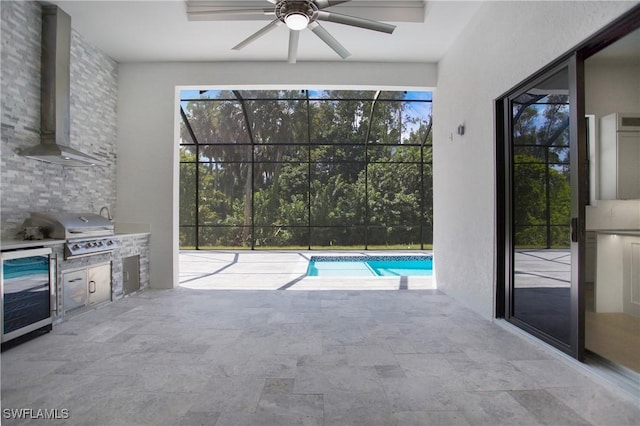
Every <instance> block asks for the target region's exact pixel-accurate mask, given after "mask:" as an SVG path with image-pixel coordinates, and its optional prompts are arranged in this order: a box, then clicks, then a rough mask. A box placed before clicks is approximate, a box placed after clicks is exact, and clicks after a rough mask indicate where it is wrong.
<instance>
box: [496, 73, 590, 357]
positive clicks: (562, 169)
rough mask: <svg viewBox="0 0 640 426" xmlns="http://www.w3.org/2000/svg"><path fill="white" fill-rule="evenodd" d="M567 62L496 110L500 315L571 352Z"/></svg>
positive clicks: (574, 332)
mask: <svg viewBox="0 0 640 426" xmlns="http://www.w3.org/2000/svg"><path fill="white" fill-rule="evenodd" d="M573 63H575V62H572V61H567V62H565V63H562V64H560V65H558V66H556V67H554V68H552V69H550V70H549V71H548V72H546V73H544V74H541V75H540V76H538V77H537V78H535V79H533V80H531V81H530V82H528V83H527V84H525V85H523V86H522V87H520V88H517V89H516V90H514V91H513V92H512V93H510V94H508V95H507V96H505V97H504V98H503V99H502V101H501V102H502V106H501V108H500V109H501V111H502V114H503V119H504V122H503V126H504V141H503V149H504V152H503V166H504V178H505V179H504V207H505V212H506V215H505V224H504V225H505V229H504V236H505V237H506V238H505V243H506V244H505V249H506V250H505V251H506V253H505V264H506V266H507V267H506V268H505V274H506V275H505V281H506V288H505V299H506V300H505V301H506V303H505V312H504V314H505V315H504V316H505V318H507V320H509V321H510V322H512V323H514V324H516V325H517V326H519V327H521V328H523V329H525V330H526V331H528V332H530V333H531V334H534V335H536V336H538V337H540V338H541V339H543V340H545V341H547V342H548V343H550V344H552V345H554V346H556V347H558V348H560V349H562V350H563V351H565V352H567V353H570V354H572V355H573V356H578V348H579V345H578V340H579V336H580V335H581V332H580V328H579V323H578V321H577V320H576V319H577V318H578V315H577V312H578V308H579V298H578V297H577V295H578V289H579V286H578V281H579V275H580V274H579V268H577V266H578V257H577V254H578V253H577V247H578V245H577V244H578V241H579V240H580V238H581V234H582V233H581V232H580V226H579V224H580V223H581V222H580V209H579V208H578V203H577V200H578V198H579V190H578V189H579V188H577V186H578V185H577V182H578V181H579V173H580V172H581V170H580V167H579V163H578V158H577V157H579V154H578V146H577V144H576V140H577V138H576V133H577V132H578V127H579V123H577V122H576V120H575V118H574V117H576V115H575V111H572V108H575V107H574V104H573V103H572V99H573V97H574V96H575V95H574V93H573V92H572V91H573V88H572V87H571V86H572V84H570V82H571V81H575V71H576V69H575V66H574V65H572V64H573ZM572 74H573V75H572ZM573 245H576V247H572V246H573ZM572 249H573V251H572Z"/></svg>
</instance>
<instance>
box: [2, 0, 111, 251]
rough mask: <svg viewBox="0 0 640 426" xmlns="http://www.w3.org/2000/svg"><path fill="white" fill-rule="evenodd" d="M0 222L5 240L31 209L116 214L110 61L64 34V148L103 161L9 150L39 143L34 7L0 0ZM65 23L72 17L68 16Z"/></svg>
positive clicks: (36, 5) (38, 26)
mask: <svg viewBox="0 0 640 426" xmlns="http://www.w3.org/2000/svg"><path fill="white" fill-rule="evenodd" d="M0 11H1V14H2V19H1V24H0V25H1V41H2V46H1V49H0V54H1V59H0V61H1V62H0V63H1V78H0V79H1V87H0V93H1V94H2V105H1V125H2V127H1V141H2V147H1V151H0V179H1V180H0V185H1V187H0V188H1V192H2V195H1V201H2V202H1V204H0V220H1V226H2V238H3V239H4V238H12V237H13V236H15V235H16V234H17V233H18V232H19V231H20V227H21V224H22V222H23V221H24V219H25V218H26V217H27V216H28V215H29V212H31V211H49V212H60V211H78V212H93V213H98V212H99V210H100V208H101V207H103V206H107V207H109V209H110V211H111V214H112V215H113V216H115V215H116V212H115V205H116V138H117V116H116V113H117V110H116V107H117V91H118V86H117V78H118V64H117V63H116V62H115V61H114V60H112V59H111V58H109V57H108V56H106V55H105V54H104V53H103V52H101V51H100V50H98V49H96V48H94V47H93V46H91V45H90V44H88V43H87V42H86V41H84V40H83V39H82V37H81V35H80V34H79V33H78V32H77V31H75V30H73V32H72V39H71V95H70V101H71V143H70V145H71V147H72V148H75V149H78V150H80V151H84V152H86V153H88V154H91V155H94V156H95V157H98V158H100V159H102V160H104V161H105V162H106V163H107V166H106V167H63V166H60V165H55V164H48V163H44V162H41V161H37V160H32V159H29V158H24V157H21V156H19V155H18V154H17V153H16V150H17V149H19V148H24V147H27V146H31V145H36V144H38V143H39V142H40V74H41V73H40V55H41V46H40V45H41V42H40V37H41V25H42V24H41V22H42V20H41V6H40V4H39V3H37V2H29V1H27V2H22V1H19V2H18V1H2V5H1V6H0ZM72 25H73V17H72Z"/></svg>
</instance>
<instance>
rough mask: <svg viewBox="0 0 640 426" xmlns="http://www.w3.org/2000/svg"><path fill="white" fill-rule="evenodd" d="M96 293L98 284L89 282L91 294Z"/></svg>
mask: <svg viewBox="0 0 640 426" xmlns="http://www.w3.org/2000/svg"><path fill="white" fill-rule="evenodd" d="M95 292H96V282H95V281H89V293H95Z"/></svg>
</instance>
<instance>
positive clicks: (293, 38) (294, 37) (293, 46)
mask: <svg viewBox="0 0 640 426" xmlns="http://www.w3.org/2000/svg"><path fill="white" fill-rule="evenodd" d="M299 40H300V31H296V30H289V57H288V59H287V62H289V63H290V64H295V63H296V58H297V56H298V41H299Z"/></svg>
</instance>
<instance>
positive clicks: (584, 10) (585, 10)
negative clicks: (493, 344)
mask: <svg viewBox="0 0 640 426" xmlns="http://www.w3.org/2000/svg"><path fill="white" fill-rule="evenodd" d="M635 4H637V2H544V1H542V2H486V3H485V4H484V5H483V6H482V8H481V9H480V10H479V12H478V13H477V15H476V16H475V17H474V18H473V19H472V21H471V22H470V24H469V25H468V27H467V28H466V30H465V31H464V32H463V34H461V36H460V37H459V38H458V39H457V40H456V42H455V43H454V45H453V46H452V47H451V48H450V49H449V51H448V52H447V54H446V55H445V57H444V58H443V59H442V60H441V61H440V62H439V64H438V84H437V87H438V90H437V91H436V92H435V95H434V113H433V114H434V128H433V130H434V138H433V139H434V165H433V166H434V201H433V204H434V262H435V268H436V271H437V281H438V288H440V289H442V290H443V291H444V292H446V293H447V294H449V295H451V296H453V297H454V298H456V299H458V300H459V301H461V302H462V303H464V304H466V305H467V306H468V307H470V308H472V309H473V310H475V311H477V312H478V313H480V314H481V315H482V316H484V317H486V318H491V317H493V316H494V312H495V296H494V294H495V284H496V276H497V271H496V270H495V263H496V248H495V247H496V241H495V235H496V223H495V198H496V194H495V131H494V110H493V109H494V100H495V99H496V98H497V97H499V96H500V95H501V94H503V93H505V92H506V91H508V90H509V89H510V88H512V87H513V86H515V85H516V84H518V83H519V82H520V81H522V80H524V79H525V78H527V77H528V76H529V75H531V74H532V73H534V72H536V71H537V70H539V69H541V68H543V67H544V66H545V65H546V64H548V63H550V62H551V61H553V60H554V59H556V58H558V57H559V56H561V55H562V54H564V53H565V52H567V51H568V50H569V49H571V48H572V47H574V46H576V45H577V44H579V43H580V42H581V41H583V40H584V39H586V38H588V37H589V36H590V35H592V34H593V33H594V32H595V31H597V30H598V29H599V28H602V27H603V26H605V25H606V24H608V23H609V22H611V21H612V20H614V19H615V18H617V17H618V16H620V15H622V14H623V13H624V12H626V11H628V10H629V9H630V8H632V7H633V6H635ZM461 123H464V124H465V126H466V133H465V134H464V136H458V135H456V128H457V126H458V125H459V124H461Z"/></svg>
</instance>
